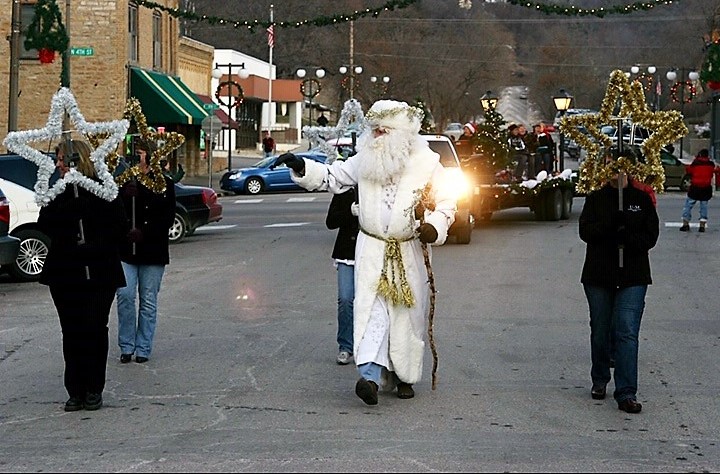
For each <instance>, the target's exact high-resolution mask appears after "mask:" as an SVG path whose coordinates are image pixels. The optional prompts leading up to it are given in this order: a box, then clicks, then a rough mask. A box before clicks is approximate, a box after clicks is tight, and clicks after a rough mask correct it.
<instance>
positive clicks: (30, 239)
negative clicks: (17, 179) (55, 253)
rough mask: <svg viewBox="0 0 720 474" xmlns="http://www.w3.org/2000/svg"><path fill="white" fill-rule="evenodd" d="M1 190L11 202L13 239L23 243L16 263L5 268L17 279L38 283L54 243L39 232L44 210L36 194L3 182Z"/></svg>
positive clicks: (3, 180)
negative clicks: (38, 224) (41, 211)
mask: <svg viewBox="0 0 720 474" xmlns="http://www.w3.org/2000/svg"><path fill="white" fill-rule="evenodd" d="M0 187H1V188H2V190H3V192H4V193H5V196H6V197H7V198H8V200H9V201H10V235H12V236H13V237H17V238H18V239H20V251H19V252H18V256H17V259H15V262H13V263H11V264H10V265H7V268H5V267H3V269H4V270H8V272H9V273H10V274H11V275H12V276H13V277H14V278H16V279H18V280H21V281H37V280H38V279H39V278H40V272H42V267H43V264H44V263H45V258H46V257H47V254H48V249H49V248H50V239H49V238H48V237H47V236H46V235H45V234H43V233H42V232H40V231H39V230H38V228H37V220H38V216H39V215H40V207H39V206H38V205H37V204H35V192H34V191H33V190H31V189H27V188H25V187H23V186H20V185H19V184H15V183H13V182H12V181H8V180H5V179H2V178H0Z"/></svg>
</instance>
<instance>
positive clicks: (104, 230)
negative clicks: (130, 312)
mask: <svg viewBox="0 0 720 474" xmlns="http://www.w3.org/2000/svg"><path fill="white" fill-rule="evenodd" d="M81 219H82V225H83V234H84V237H85V243H84V244H78V241H79V234H80V220H81ZM38 228H39V229H40V231H41V232H43V233H44V234H45V235H47V236H48V237H49V238H50V250H49V252H48V255H47V258H46V259H45V263H44V265H43V269H42V273H41V274H40V283H42V284H43V285H49V286H56V285H57V286H59V285H66V286H67V287H68V289H73V288H78V287H79V288H88V287H93V288H111V289H114V288H120V287H123V286H125V275H124V274H123V269H122V265H121V264H120V246H121V245H122V243H123V240H124V238H125V235H126V234H127V232H128V228H127V219H126V218H125V209H124V208H123V205H122V202H121V201H120V198H119V197H118V198H115V200H113V201H112V202H109V201H106V200H105V199H102V198H100V197H98V196H95V195H94V194H92V193H90V192H89V191H86V190H85V189H83V188H81V187H78V197H77V198H76V197H75V196H74V191H73V186H72V185H69V186H68V187H67V189H65V191H64V192H63V193H62V194H60V195H58V196H57V197H56V198H55V199H53V200H52V201H51V202H50V204H48V205H47V206H45V207H43V208H42V209H40V217H39V218H38ZM86 268H87V272H86ZM88 274H89V279H88V277H87V275H88Z"/></svg>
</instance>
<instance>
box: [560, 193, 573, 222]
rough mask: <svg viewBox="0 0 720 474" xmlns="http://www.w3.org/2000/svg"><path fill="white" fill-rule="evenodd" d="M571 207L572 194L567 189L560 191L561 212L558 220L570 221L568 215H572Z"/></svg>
mask: <svg viewBox="0 0 720 474" xmlns="http://www.w3.org/2000/svg"><path fill="white" fill-rule="evenodd" d="M572 205H573V193H572V191H571V190H569V189H563V191H562V212H561V213H560V219H562V220H567V219H570V214H572Z"/></svg>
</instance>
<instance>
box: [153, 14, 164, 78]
mask: <svg viewBox="0 0 720 474" xmlns="http://www.w3.org/2000/svg"><path fill="white" fill-rule="evenodd" d="M153 69H162V15H161V14H160V12H157V11H156V12H153Z"/></svg>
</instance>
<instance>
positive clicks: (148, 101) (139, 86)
mask: <svg viewBox="0 0 720 474" xmlns="http://www.w3.org/2000/svg"><path fill="white" fill-rule="evenodd" d="M130 96H131V97H135V98H136V99H138V100H139V101H140V105H141V106H142V110H143V114H145V118H146V119H147V121H148V123H182V124H187V125H201V124H202V121H203V119H204V118H205V117H207V116H208V113H207V112H205V110H204V109H203V102H202V101H201V100H200V99H199V98H198V96H196V95H195V93H194V92H193V91H191V90H190V89H189V88H188V86H186V85H185V84H183V82H182V81H181V80H180V78H179V77H174V76H168V75H166V74H160V73H157V72H151V71H146V70H144V69H138V68H130Z"/></svg>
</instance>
